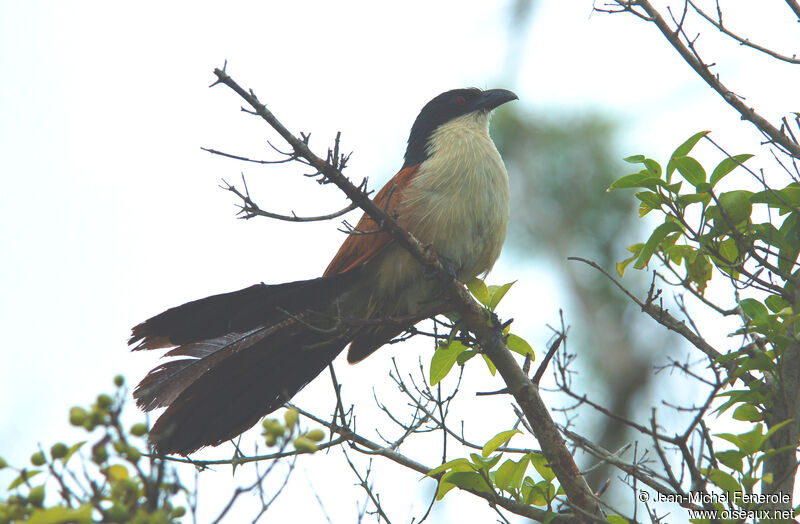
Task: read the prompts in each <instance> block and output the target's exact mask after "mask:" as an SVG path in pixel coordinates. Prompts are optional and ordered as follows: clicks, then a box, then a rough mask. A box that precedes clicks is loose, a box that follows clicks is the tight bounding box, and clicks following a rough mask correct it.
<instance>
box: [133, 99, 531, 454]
mask: <svg viewBox="0 0 800 524" xmlns="http://www.w3.org/2000/svg"><path fill="white" fill-rule="evenodd" d="M515 99H517V95H515V94H514V93H512V92H511V91H508V90H505V89H491V90H486V91H482V90H480V89H476V88H470V89H454V90H452V91H447V92H445V93H442V94H441V95H439V96H437V97H435V98H434V99H433V100H431V101H430V102H428V103H427V104H426V105H425V107H423V108H422V111H420V113H419V116H417V119H416V121H415V122H414V125H413V126H412V128H411V134H410V136H409V138H408V147H407V149H406V153H405V162H404V163H403V167H402V169H400V171H399V172H398V173H397V174H396V175H395V176H394V177H393V178H392V179H391V180H390V181H389V182H388V183H387V184H386V185H385V186H384V187H383V188H382V189H381V190H380V191H379V192H378V194H377V195H376V196H375V198H374V201H375V203H376V204H377V205H379V206H382V207H384V208H385V209H387V210H388V211H389V212H390V213H391V214H393V215H394V216H396V217H397V221H398V222H399V224H400V225H401V226H402V227H403V228H405V229H406V230H407V231H409V232H411V233H412V234H413V235H414V236H415V237H416V238H417V239H418V240H419V241H420V242H422V243H423V244H429V245H431V247H432V249H434V250H435V251H436V253H437V254H438V255H439V257H440V258H442V259H444V260H445V261H446V262H447V265H448V266H450V267H451V268H452V270H453V271H454V273H455V275H456V277H457V278H458V279H459V280H460V281H462V282H466V281H468V280H469V279H471V278H473V277H475V276H478V275H480V274H484V273H486V272H488V271H489V270H490V269H491V268H492V266H493V265H494V262H495V260H497V257H498V256H499V255H500V249H501V248H502V245H503V241H504V239H505V236H506V227H507V225H508V219H509V187H508V176H507V174H506V169H505V166H504V165H503V161H502V159H501V158H500V154H499V153H498V152H497V148H496V147H495V145H494V142H492V139H491V138H490V137H489V117H490V114H491V112H492V110H494V109H495V108H497V107H498V106H500V105H502V104H505V103H506V102H509V101H511V100H515ZM445 307H446V297H444V296H443V293H442V288H441V285H440V284H438V283H437V281H436V280H434V279H431V278H430V276H429V275H426V274H425V271H424V269H423V267H422V266H421V265H420V264H419V263H418V262H417V261H416V260H414V259H413V258H412V257H411V255H410V254H409V253H408V252H407V251H406V250H405V249H403V248H402V247H401V246H399V245H397V244H396V243H395V241H394V239H393V237H392V236H391V235H389V234H388V233H386V232H385V231H381V230H380V227H379V225H378V224H376V223H375V221H373V220H372V218H370V217H369V216H367V215H366V214H365V215H364V216H363V217H362V218H361V220H360V221H359V222H358V225H357V226H356V228H355V230H354V232H353V233H351V234H350V235H349V236H348V237H347V238H346V239H345V241H344V243H343V244H342V246H341V248H340V249H339V251H338V253H336V255H335V256H334V257H333V260H331V262H330V264H329V265H328V268H327V269H326V270H325V273H324V274H323V276H322V277H319V278H315V279H311V280H302V281H298V282H289V283H286V284H277V285H266V284H263V283H262V284H257V285H254V286H251V287H248V288H246V289H242V290H239V291H234V292H232V293H225V294H222V295H214V296H211V297H207V298H203V299H200V300H195V301H193V302H189V303H186V304H183V305H182V306H177V307H174V308H172V309H169V310H167V311H165V312H163V313H161V314H160V315H156V316H155V317H153V318H151V319H149V320H146V321H144V322H142V323H141V324H139V325H137V326H136V327H134V328H133V330H132V336H131V338H130V341H129V344H130V345H135V347H134V348H133V349H134V350H140V349H157V348H172V349H170V350H169V351H168V352H167V353H166V355H165V356H177V357H181V358H179V359H177V360H171V361H168V362H166V363H164V364H161V365H160V366H158V367H156V368H155V369H153V370H152V371H150V373H149V374H148V375H147V376H146V377H145V378H144V379H143V380H142V381H141V382H140V383H139V385H138V386H137V387H136V389H135V390H134V393H133V395H134V397H135V398H136V401H137V404H138V405H139V407H140V408H142V409H144V410H145V411H150V410H153V409H156V408H161V407H166V408H167V409H166V410H165V411H164V413H163V414H162V415H161V417H160V418H159V419H158V421H157V422H156V423H155V425H154V426H153V428H152V431H151V433H150V439H151V442H152V444H153V446H154V447H155V450H156V451H157V452H158V453H179V454H182V455H186V454H189V453H191V452H193V451H195V450H197V449H199V448H201V447H203V446H216V445H218V444H220V443H222V442H224V441H226V440H229V439H232V438H234V437H235V436H237V435H239V434H240V433H242V432H243V431H245V430H247V429H248V428H250V427H251V426H253V425H254V424H255V423H256V422H257V421H258V420H259V419H260V418H261V417H263V416H264V415H266V414H268V413H270V412H272V411H274V410H275V409H277V408H279V407H281V406H282V405H283V404H284V403H286V402H287V401H288V400H289V399H291V398H292V397H293V396H294V395H295V394H296V393H297V392H298V391H300V389H302V388H303V387H304V386H305V385H306V384H308V383H309V382H310V381H311V380H313V379H314V378H315V377H316V376H317V375H319V373H320V372H321V371H322V370H323V369H325V367H326V366H328V364H330V363H331V362H332V361H333V359H334V358H336V356H337V355H338V354H339V353H340V352H341V351H342V350H343V349H344V348H345V347H346V346H347V345H348V344H349V346H350V349H349V351H348V354H347V359H348V361H349V362H351V363H353V362H358V361H360V360H363V359H364V358H366V357H367V356H369V355H370V354H372V353H373V352H374V351H375V350H377V349H378V348H380V347H381V346H382V345H384V344H385V343H386V342H388V341H389V340H391V339H392V338H394V337H396V336H398V335H399V334H401V333H402V332H403V331H405V330H406V329H408V328H410V327H411V326H413V325H414V324H415V323H417V322H418V321H420V320H422V319H424V318H428V317H431V316H433V315H435V314H437V313H442V312H446V311H445V310H444V309H443V308H445Z"/></svg>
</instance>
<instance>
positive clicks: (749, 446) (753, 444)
mask: <svg viewBox="0 0 800 524" xmlns="http://www.w3.org/2000/svg"><path fill="white" fill-rule="evenodd" d="M763 429H764V426H763V424H761V423H758V424H756V425H755V427H754V428H753V429H752V430H751V431H748V432H747V433H740V434H739V440H740V441H741V443H742V446H741V447H740V448H739V449H740V450H741V451H742V453H744V454H745V455H752V454H753V453H755V452H756V451H759V450H760V449H761V445H762V444H763V443H764V441H765V440H766V438H767V437H766V436H764V435H762V434H761V432H762V431H763Z"/></svg>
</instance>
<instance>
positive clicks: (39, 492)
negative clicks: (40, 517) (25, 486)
mask: <svg viewBox="0 0 800 524" xmlns="http://www.w3.org/2000/svg"><path fill="white" fill-rule="evenodd" d="M28 502H30V503H31V504H33V505H34V506H36V507H37V508H41V507H42V504H43V503H44V486H43V485H42V486H36V487H33V488H31V492H30V493H28Z"/></svg>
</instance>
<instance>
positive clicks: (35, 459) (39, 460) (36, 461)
mask: <svg viewBox="0 0 800 524" xmlns="http://www.w3.org/2000/svg"><path fill="white" fill-rule="evenodd" d="M46 462H47V461H46V460H45V458H44V453H42V452H41V451H37V452H36V453H34V454H33V455H31V464H33V465H34V466H43V465H44V464H45V463H46Z"/></svg>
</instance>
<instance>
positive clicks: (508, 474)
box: [494, 457, 527, 493]
mask: <svg viewBox="0 0 800 524" xmlns="http://www.w3.org/2000/svg"><path fill="white" fill-rule="evenodd" d="M523 460H525V461H526V465H527V459H526V458H524V457H523ZM517 466H518V464H517V463H516V462H514V460H512V459H508V460H506V461H505V462H503V464H501V465H500V467H499V468H497V471H495V473H494V483H495V485H496V486H497V487H498V488H500V489H502V490H503V491H507V492H509V493H511V492H512V491H513V490H516V489H519V485H520V484H521V483H522V477H521V476H520V477H519V482H516V479H515V477H516V473H517V469H518V468H517ZM523 473H524V470H523Z"/></svg>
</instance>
